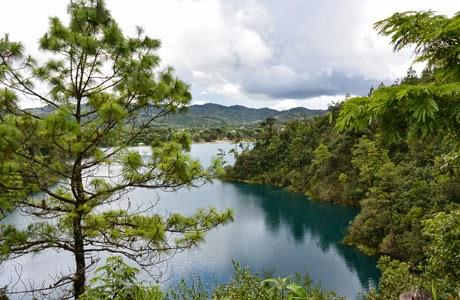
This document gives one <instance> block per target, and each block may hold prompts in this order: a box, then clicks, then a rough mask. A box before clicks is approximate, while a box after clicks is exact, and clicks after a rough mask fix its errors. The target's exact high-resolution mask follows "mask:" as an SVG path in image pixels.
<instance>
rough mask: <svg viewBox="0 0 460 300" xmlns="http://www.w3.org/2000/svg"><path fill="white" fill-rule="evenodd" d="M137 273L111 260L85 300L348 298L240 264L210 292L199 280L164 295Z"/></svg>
mask: <svg viewBox="0 0 460 300" xmlns="http://www.w3.org/2000/svg"><path fill="white" fill-rule="evenodd" d="M137 272H138V270H137V269H135V268H133V267H130V266H128V265H126V264H125V263H124V262H123V260H122V259H121V258H120V257H116V256H115V257H111V258H109V259H108V260H107V264H106V265H105V266H103V267H101V268H99V269H98V270H97V273H98V275H97V276H95V277H94V278H93V279H91V283H90V286H89V288H88V290H87V291H86V292H85V293H84V294H83V296H82V299H88V300H89V299H113V300H118V299H120V300H122V299H123V300H125V299H126V300H144V299H145V300H147V299H149V300H151V299H152V300H153V299H158V300H160V299H171V300H182V299H195V300H201V299H203V300H204V299H235V300H238V299H241V300H246V299H261V300H264V299H266V300H272V299H289V300H290V299H299V300H302V299H305V300H307V299H308V300H335V299H337V300H339V299H344V298H342V297H340V296H337V295H336V294H335V293H334V292H324V291H322V290H321V288H320V287H319V286H316V287H315V286H313V285H312V282H311V280H310V279H309V278H308V277H307V276H300V275H298V274H297V275H296V276H294V277H293V278H289V277H286V278H267V279H261V278H260V277H257V276H256V275H254V274H251V273H250V272H249V271H248V270H247V269H245V268H241V267H240V266H239V265H238V264H236V265H235V274H234V276H233V278H232V280H231V281H230V282H228V283H226V284H222V285H217V286H216V287H215V288H213V289H211V290H206V289H205V288H204V287H203V285H202V284H201V283H200V282H199V281H198V282H196V283H193V284H187V283H185V281H182V282H180V283H179V284H178V285H177V286H175V287H173V288H171V289H170V290H169V291H168V292H167V293H162V292H161V291H160V290H159V289H158V288H156V287H149V286H144V285H142V284H139V283H137V282H136V277H135V275H136V274H137Z"/></svg>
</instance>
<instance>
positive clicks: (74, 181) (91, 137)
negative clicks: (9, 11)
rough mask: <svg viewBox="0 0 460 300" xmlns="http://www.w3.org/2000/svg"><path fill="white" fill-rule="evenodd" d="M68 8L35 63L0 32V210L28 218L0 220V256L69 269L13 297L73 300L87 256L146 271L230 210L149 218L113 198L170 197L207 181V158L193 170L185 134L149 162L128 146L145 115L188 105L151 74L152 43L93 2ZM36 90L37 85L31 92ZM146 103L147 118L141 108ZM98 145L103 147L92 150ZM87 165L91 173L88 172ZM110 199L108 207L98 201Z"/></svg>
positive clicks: (155, 150)
mask: <svg viewBox="0 0 460 300" xmlns="http://www.w3.org/2000/svg"><path fill="white" fill-rule="evenodd" d="M68 12H69V16H70V23H69V24H68V25H64V24H63V23H62V22H61V21H60V20H59V19H58V18H51V19H50V28H49V31H48V32H47V33H46V34H45V35H44V36H43V37H42V38H41V39H40V43H39V46H40V49H41V50H43V51H45V52H48V53H49V54H51V57H52V58H51V59H49V60H48V61H46V62H44V63H43V64H40V63H38V62H37V61H36V60H34V59H33V58H32V57H30V56H28V55H26V54H25V53H24V49H23V46H22V45H21V44H20V43H18V42H13V41H11V40H10V39H9V37H8V36H7V35H6V36H4V37H3V38H2V39H0V63H1V64H0V84H1V86H2V89H1V90H0V109H1V114H0V116H1V119H0V136H1V139H0V150H1V151H0V153H1V154H0V155H1V158H2V162H1V169H0V171H1V176H2V186H1V188H2V190H1V191H0V192H2V198H1V203H0V204H1V205H2V209H9V208H12V207H14V208H16V209H18V210H20V211H21V212H22V213H23V214H26V215H29V216H31V217H32V218H33V220H34V221H33V222H32V223H31V224H30V225H29V226H27V227H26V228H16V227H14V226H13V225H7V224H0V260H1V261H4V260H7V259H14V258H18V257H21V256H24V255H28V254H31V253H37V252H41V251H44V250H48V249H53V250H58V251H65V252H69V253H71V255H73V256H74V258H75V267H74V269H73V271H72V272H71V273H70V274H57V275H56V278H55V282H44V283H43V284H40V285H33V286H30V287H27V288H26V290H21V291H8V292H9V293H13V294H14V293H34V294H36V293H40V292H41V293H43V294H45V295H46V294H47V293H53V297H69V296H73V297H75V298H76V299H79V298H81V296H82V295H83V294H84V292H85V289H86V288H85V287H86V284H87V271H88V269H89V268H90V267H91V266H93V265H94V264H95V263H96V262H97V261H98V255H99V253H101V252H107V253H111V254H119V255H123V256H124V257H125V258H127V259H129V260H130V261H132V262H135V263H137V264H138V265H139V266H140V267H142V268H143V269H144V270H146V271H147V272H148V270H149V268H150V267H151V266H152V265H154V264H156V263H158V262H159V261H162V260H163V259H165V258H167V257H168V256H171V255H173V254H174V253H175V252H177V251H180V250H182V249H186V248H190V247H192V246H194V245H196V244H198V243H199V242H201V241H202V240H203V239H204V234H205V233H206V232H207V231H209V230H211V229H213V228H215V227H216V226H219V225H221V224H225V223H227V222H229V221H230V220H232V212H231V211H224V212H222V213H220V212H217V211H216V210H214V209H206V210H205V209H203V210H200V211H198V212H197V213H196V214H195V215H192V216H184V215H180V214H171V215H170V216H161V215H159V214H158V213H156V212H155V211H154V210H153V207H152V206H153V203H154V200H153V199H152V200H151V201H149V199H146V201H145V205H144V206H143V207H131V205H130V203H128V202H127V201H123V194H124V192H125V191H126V190H127V189H130V188H134V187H136V188H150V189H163V190H176V189H178V188H181V187H183V186H187V185H193V184H195V183H199V182H200V181H203V180H208V179H210V177H211V176H213V174H215V173H216V172H218V171H219V168H220V167H219V163H218V161H216V163H215V165H214V166H213V167H212V168H211V169H210V170H204V169H203V168H202V167H201V166H200V165H199V163H198V161H195V160H192V159H191V158H190V157H189V156H188V155H187V154H186V152H187V151H189V150H190V143H191V138H190V136H189V135H187V134H185V133H181V134H176V135H174V136H173V137H172V138H171V139H170V140H168V141H159V140H156V141H153V143H152V144H151V146H152V155H151V157H149V158H144V157H142V156H141V155H140V154H139V153H138V152H136V151H132V150H130V149H129V148H128V146H129V145H130V144H131V143H132V141H133V140H134V139H136V138H137V137H138V136H140V135H142V134H143V133H145V132H146V131H148V130H149V129H150V128H151V127H152V125H153V124H154V123H155V121H156V120H158V119H160V118H163V117H165V116H167V115H169V114H172V113H175V112H177V111H178V110H180V109H182V108H183V107H185V106H186V105H187V104H188V103H189V101H190V98H191V97H190V93H189V90H188V86H187V85H186V84H185V83H184V82H182V81H180V80H179V79H177V78H176V77H175V76H174V74H173V70H172V69H170V68H167V69H165V70H162V71H159V72H158V71H156V69H157V67H158V63H159V57H158V56H157V55H156V51H157V49H158V48H159V46H160V42H159V41H158V40H154V39H151V38H149V37H148V36H145V35H144V34H143V32H142V29H140V28H138V30H137V35H136V36H134V37H126V36H124V35H123V33H122V32H121V30H120V29H119V27H118V25H117V23H116V22H115V20H114V19H113V18H112V16H111V15H110V13H109V11H108V10H107V9H106V7H105V5H104V2H103V1H102V0H98V1H95V0H79V1H71V3H70V5H69V8H68ZM35 87H37V88H35ZM38 87H40V88H38ZM43 87H49V90H47V91H46V92H43V93H42V90H41V89H42V88H43ZM23 97H26V98H32V99H35V100H38V101H40V103H42V104H46V105H48V107H52V108H53V109H52V111H51V112H50V113H47V114H45V115H38V114H37V115H35V114H33V113H31V112H29V111H25V110H22V109H21V108H20V107H19V105H18V101H19V99H21V98H23ZM149 107H155V108H156V110H157V112H156V113H154V114H151V115H149V116H146V115H145V114H142V113H141V112H143V111H145V109H146V108H149ZM107 143H110V145H112V147H110V148H101V146H103V145H105V144H107ZM111 164H117V165H119V166H120V168H119V169H118V168H117V170H116V174H115V173H112V172H111V169H110V168H108V167H107V166H109V165H111ZM96 170H98V172H103V173H102V175H101V176H95V175H94V174H95V173H94V172H95V171H96ZM17 188H19V189H20V193H19V194H15V191H16V189H17ZM37 193H38V194H37ZM10 194H13V195H12V196H11V197H10ZM114 203H117V204H118V205H117V206H116V207H117V209H114V207H115V206H109V205H110V204H114ZM50 220H52V221H50ZM107 270H108V269H107ZM72 285H73V288H71V289H69V287H70V286H72ZM58 292H59V293H60V294H57V293H58ZM128 292H129V291H128Z"/></svg>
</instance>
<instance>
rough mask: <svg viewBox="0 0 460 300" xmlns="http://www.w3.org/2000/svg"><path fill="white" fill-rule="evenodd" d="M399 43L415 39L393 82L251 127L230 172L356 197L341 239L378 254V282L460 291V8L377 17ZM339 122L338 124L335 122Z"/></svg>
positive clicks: (314, 193)
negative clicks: (324, 112) (295, 117)
mask: <svg viewBox="0 0 460 300" xmlns="http://www.w3.org/2000/svg"><path fill="white" fill-rule="evenodd" d="M376 29H377V30H379V32H380V33H381V34H383V35H388V36H390V37H391V39H392V44H393V45H394V47H395V50H396V51H399V50H400V49H402V48H404V47H406V46H415V57H416V59H415V61H416V62H425V63H426V69H425V70H424V71H423V72H422V74H420V75H417V74H416V73H414V71H413V70H412V69H410V70H409V71H408V74H407V76H406V77H405V78H403V79H402V80H400V81H398V82H395V84H393V85H391V86H384V85H380V86H379V87H378V88H377V89H371V91H370V92H369V95H367V96H361V97H355V98H349V99H346V100H345V101H344V102H342V103H341V104H339V105H335V106H331V107H330V108H329V111H330V112H329V115H328V116H324V117H316V118H314V119H312V120H307V121H303V122H300V121H296V122H288V123H286V124H285V126H284V127H283V128H281V129H279V130H276V131H274V132H273V131H272V132H271V133H270V134H268V131H267V129H264V128H263V127H262V128H261V131H262V132H263V133H264V134H261V135H259V136H258V137H257V139H256V142H255V147H254V148H253V149H252V150H247V151H245V152H243V153H242V154H240V155H239V156H238V157H237V161H236V163H235V166H234V167H233V168H229V170H228V173H227V174H228V179H231V180H242V181H249V182H261V183H268V184H275V185H279V186H283V187H286V188H288V189H290V190H296V191H301V192H304V193H305V194H306V195H308V196H311V197H313V198H316V199H319V200H322V201H330V202H336V203H344V204H350V205H355V206H359V207H360V208H361V211H360V213H359V214H358V215H357V216H356V218H355V219H354V220H353V222H352V223H351V224H350V226H349V228H348V233H347V236H346V237H345V242H346V243H348V244H351V245H354V246H357V247H358V248H359V249H361V250H363V251H364V252H366V253H368V254H384V255H389V256H390V257H392V258H393V259H394V258H396V259H399V260H401V261H396V260H394V261H392V260H390V259H388V258H383V259H382V260H381V263H380V267H381V269H382V273H383V275H382V280H381V283H380V290H379V292H378V293H377V292H373V293H371V294H370V295H369V297H370V298H372V297H374V298H380V299H398V297H399V294H400V293H401V292H407V291H409V290H411V289H414V288H424V289H425V290H430V291H433V292H436V295H438V296H439V297H440V298H441V299H444V298H446V297H448V295H450V296H451V297H453V296H452V295H457V294H458V278H459V276H460V274H458V270H460V266H458V263H457V262H458V261H459V258H458V254H459V253H460V249H458V243H459V241H460V236H459V235H458V228H460V226H459V224H458V213H457V212H458V208H459V205H460V173H459V170H460V161H459V157H460V155H459V148H458V147H459V142H460V138H459V135H460V131H459V128H460V123H459V122H460V121H459V120H460V118H459V116H460V114H459V111H460V105H459V100H460V98H459V95H460V85H459V82H460V76H459V75H460V68H459V66H460V61H459V59H460V55H459V53H460V46H459V43H458V38H459V34H460V14H458V13H457V14H456V15H455V16H454V17H452V18H447V17H445V16H437V15H434V14H433V13H432V12H407V13H397V14H395V15H393V16H392V17H390V18H388V19H385V20H383V21H381V22H378V23H376ZM336 129H338V130H336Z"/></svg>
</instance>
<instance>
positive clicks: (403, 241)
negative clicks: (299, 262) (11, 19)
mask: <svg viewBox="0 0 460 300" xmlns="http://www.w3.org/2000/svg"><path fill="white" fill-rule="evenodd" d="M68 12H69V15H70V23H69V24H68V25H64V24H63V23H62V22H61V21H60V20H59V19H58V18H51V19H50V28H49V31H48V32H47V33H46V34H45V35H44V36H43V37H42V38H41V40H40V43H39V46H40V49H41V50H43V51H46V52H48V53H49V54H51V57H52V59H49V60H48V61H46V62H44V63H39V62H37V61H36V60H34V59H33V58H32V57H30V56H28V55H26V54H25V51H24V49H23V46H22V44H21V43H18V42H14V41H11V40H10V39H9V37H8V35H5V36H4V37H3V38H1V39H0V85H1V89H0V161H1V162H0V213H1V216H5V215H6V214H7V213H8V212H9V211H11V210H12V209H17V210H19V211H21V212H22V213H23V214H26V215H28V216H30V217H32V219H33V222H31V224H30V225H29V226H27V227H26V228H16V227H14V226H13V225H7V224H3V223H1V224H0V261H4V260H9V259H15V258H18V257H22V256H25V255H30V254H33V253H37V252H41V251H44V250H48V249H52V250H57V251H65V252H69V253H70V254H71V255H73V257H74V259H75V268H74V271H72V272H71V273H70V274H59V275H58V276H57V277H56V280H55V282H52V283H49V282H44V283H43V284H41V285H38V286H37V285H32V286H30V287H29V288H27V289H26V290H20V291H10V290H7V291H6V292H7V293H8V294H15V293H18V294H24V293H31V294H33V295H36V294H37V293H39V294H43V295H52V296H53V297H74V298H76V299H95V298H97V299H164V298H170V299H183V298H188V299H203V298H214V299H247V298H253V299H340V297H338V296H336V295H335V294H334V293H331V292H323V291H321V289H320V288H318V287H314V286H312V283H311V281H310V280H309V279H308V278H306V277H300V276H297V277H293V278H278V279H275V278H271V279H261V278H259V277H257V276H255V275H253V274H251V273H250V272H249V271H248V270H245V269H241V268H239V267H237V268H236V272H235V276H234V278H233V279H232V281H230V282H229V283H227V284H223V285H220V286H218V287H216V288H215V289H213V290H212V291H207V290H204V289H203V288H202V287H201V286H200V285H192V286H189V285H186V284H185V283H183V284H181V285H179V286H178V287H177V289H174V290H172V291H170V292H169V293H167V294H165V293H163V292H162V291H160V290H159V288H158V287H156V286H146V285H143V284H141V283H139V282H137V281H136V279H135V278H136V277H135V276H136V274H137V273H138V269H136V268H134V267H131V266H129V265H127V264H126V263H124V262H123V260H122V258H121V257H118V256H113V257H111V258H109V259H108V261H107V265H105V266H103V267H100V268H99V269H97V271H96V276H95V277H94V278H92V279H91V280H87V275H88V269H89V268H91V267H92V266H94V265H95V264H96V263H97V262H98V254H99V253H100V252H107V253H110V254H112V255H121V256H123V257H124V258H125V259H128V260H130V261H131V262H134V263H137V265H138V267H139V268H141V269H142V270H144V271H145V272H146V273H147V274H149V270H150V267H152V266H153V265H155V264H156V263H158V262H160V261H162V260H163V259H165V257H168V256H171V255H174V253H176V252H177V251H180V250H183V249H187V248H190V247H193V246H195V245H197V244H199V243H200V242H201V241H203V239H204V234H205V233H206V232H207V231H209V230H211V229H213V228H215V227H217V226H219V225H222V224H225V223H227V222H229V221H231V220H232V212H231V211H224V212H218V211H216V210H215V209H212V208H210V209H206V210H205V209H203V210H199V211H198V212H197V213H196V214H195V215H192V216H184V215H180V214H171V215H170V216H167V217H165V216H162V215H159V214H158V213H156V212H155V211H154V210H153V206H154V205H152V206H151V205H147V206H146V207H134V208H133V207H131V203H130V202H129V200H126V199H123V195H124V193H125V192H126V191H127V190H129V189H131V188H150V189H162V190H176V189H179V188H181V187H184V186H191V185H194V184H197V183H202V182H205V181H207V180H210V179H211V178H212V177H213V176H215V175H217V174H219V175H222V168H221V165H220V162H219V160H218V159H216V160H215V162H214V164H213V166H212V167H211V168H210V169H209V170H204V169H203V168H202V167H201V166H200V165H199V163H198V161H195V160H193V159H191V158H190V156H189V155H188V154H187V152H188V151H190V144H191V141H192V137H193V139H194V140H205V141H208V140H209V141H210V140H215V139H221V138H227V139H236V140H238V139H241V138H247V137H255V143H254V147H253V148H251V149H245V150H243V151H242V152H241V153H238V152H237V151H235V152H234V154H235V156H236V163H235V165H234V166H233V167H229V168H228V169H227V173H226V175H225V178H227V179H229V180H241V181H248V182H255V183H265V184H274V185H278V186H282V187H286V188H287V189H289V190H293V191H300V192H303V193H305V194H306V195H308V196H310V197H312V198H315V199H319V200H322V201H328V202H333V203H342V204H347V205H351V206H356V207H360V208H361V210H360V213H359V214H358V215H357V216H356V218H355V219H354V220H353V222H352V223H351V224H350V225H349V228H348V233H347V236H346V237H345V240H344V241H345V242H346V243H348V244H350V245H354V246H356V247H358V248H359V249H361V250H362V251H364V252H366V253H368V254H378V255H382V258H381V259H380V262H379V266H380V268H381V270H382V279H381V281H380V286H379V290H378V291H370V292H369V294H368V295H367V297H368V298H369V299H396V298H398V297H399V294H401V293H402V292H405V291H409V290H412V289H424V290H428V291H430V292H431V293H432V295H433V297H434V298H438V299H454V298H455V297H457V298H458V297H460V281H459V278H460V257H459V255H460V149H459V144H460V143H459V142H460V130H459V128H460V105H459V101H460V46H459V34H460V14H457V15H455V16H454V17H452V18H447V17H445V16H438V15H435V14H433V13H432V12H407V13H397V14H394V15H393V16H392V17H390V18H388V19H385V20H382V21H380V22H378V23H376V25H375V27H376V29H377V30H378V31H379V33H381V34H382V35H386V36H389V37H390V38H391V43H392V44H393V45H394V49H395V50H396V51H399V50H401V49H403V48H405V47H410V46H414V47H415V62H423V63H425V64H426V67H425V70H424V71H423V72H422V74H420V75H417V74H416V73H415V72H413V71H412V70H409V72H408V74H407V76H406V77H405V78H403V79H402V80H401V81H399V82H396V83H395V84H393V85H391V86H383V85H381V86H379V87H378V88H376V89H372V90H371V91H370V92H369V94H368V95H366V96H363V97H356V98H347V99H346V100H345V101H344V102H343V103H341V104H336V105H332V106H331V107H330V108H329V110H328V114H327V115H323V114H321V112H311V111H306V110H291V111H288V112H281V113H280V112H276V111H272V110H269V109H265V110H250V109H249V111H250V112H249V111H248V109H245V108H242V107H239V106H235V107H229V108H222V107H220V106H216V105H207V106H199V107H194V108H191V109H190V113H189V115H187V116H184V115H182V116H179V117H177V119H176V121H175V122H176V123H178V124H181V126H189V125H190V124H192V123H193V122H194V121H193V120H194V117H191V116H192V115H193V114H195V115H196V116H199V117H197V118H200V120H202V119H203V116H206V115H209V114H210V113H211V114H212V115H213V116H214V117H215V118H216V119H217V121H216V122H217V123H222V124H221V125H224V129H222V127H221V125H219V126H214V125H213V126H211V127H209V125H210V124H216V123H215V120H213V121H212V122H211V123H206V128H202V127H195V128H192V129H189V131H188V132H187V131H185V130H171V129H165V128H162V127H158V124H160V123H162V122H167V120H168V116H170V115H171V114H175V113H177V112H180V111H183V110H184V109H185V108H186V107H187V105H188V104H189V102H190V98H191V95H190V93H189V89H188V86H187V85H186V84H185V83H184V82H182V81H180V80H179V79H177V78H176V77H175V76H174V74H173V70H172V69H170V68H167V69H165V70H161V71H157V69H158V65H159V57H158V56H157V55H156V50H157V49H158V48H159V46H160V42H159V41H157V40H154V39H151V38H149V37H147V36H145V35H144V33H143V32H142V29H141V28H138V30H137V34H136V36H134V37H126V36H125V35H123V33H122V32H121V30H120V29H119V27H118V25H117V23H116V22H115V20H114V19H113V18H112V17H111V15H110V13H109V11H108V10H107V9H106V7H105V5H104V2H103V1H102V0H97V1H96V0H78V1H71V3H70V5H69V9H68ZM38 87H39V88H38ZM43 87H48V88H49V89H48V90H46V91H45V92H43V89H44V88H43ZM24 97H27V98H32V99H34V100H37V101H39V102H40V103H41V104H43V105H46V106H45V108H44V109H39V110H24V109H21V107H20V105H19V101H20V99H22V98H24ZM219 111H220V112H219ZM243 111H244V112H247V113H242V112H243ZM289 114H293V115H296V116H297V117H300V118H297V119H296V120H293V121H289V122H287V123H285V124H283V125H281V126H280V123H277V120H283V118H287V116H288V115H289ZM313 114H318V115H319V116H316V117H314V118H311V119H307V118H304V117H305V116H306V115H308V116H311V115H313ZM243 115H246V116H245V117H242V116H243ZM228 116H230V117H228ZM261 116H263V118H266V120H265V121H264V122H262V123H261V125H260V127H259V128H258V129H257V130H255V129H254V128H253V127H242V126H241V125H240V123H244V122H255V121H258V120H260V119H261ZM181 118H182V119H181ZM187 118H188V119H187ZM208 119H209V118H208ZM211 119H212V118H211ZM251 120H254V121H251ZM137 143H145V144H148V145H149V146H151V150H152V152H151V153H152V154H151V156H150V157H149V158H145V157H142V156H141V155H140V154H139V153H138V152H136V151H133V150H130V148H129V146H131V145H133V144H137ZM104 146H105V147H104ZM107 146H110V147H107ZM110 165H117V166H119V167H120V168H117V169H116V173H112V172H111V169H110V168H108V166H110ZM96 171H97V172H102V173H103V175H100V176H99V175H98V176H96V175H94V174H95V173H96ZM147 202H149V201H146V203H147ZM114 203H115V204H118V207H119V208H118V209H116V210H115V209H113V208H112V207H114V206H110V205H112V204H114ZM3 294H4V291H3V290H0V297H4V295H3Z"/></svg>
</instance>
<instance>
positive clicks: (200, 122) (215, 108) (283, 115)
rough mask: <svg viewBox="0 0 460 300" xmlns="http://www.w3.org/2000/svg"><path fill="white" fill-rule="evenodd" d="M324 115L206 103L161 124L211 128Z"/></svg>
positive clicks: (170, 117) (303, 109)
mask: <svg viewBox="0 0 460 300" xmlns="http://www.w3.org/2000/svg"><path fill="white" fill-rule="evenodd" d="M325 113H326V111H325V110H311V109H307V108H304V107H296V108H292V109H289V110H284V111H278V110H275V109H270V108H249V107H246V106H242V105H233V106H224V105H220V104H214V103H207V104H203V105H191V106H190V107H189V108H188V110H187V111H185V112H183V113H180V114H176V115H169V116H167V117H165V118H164V119H163V120H162V122H163V123H164V124H165V125H169V126H174V127H213V126H224V125H242V124H250V123H257V122H261V121H263V120H265V119H267V118H275V119H278V120H280V121H287V120H289V119H298V118H306V117H312V116H317V115H321V114H325Z"/></svg>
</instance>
